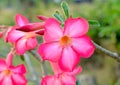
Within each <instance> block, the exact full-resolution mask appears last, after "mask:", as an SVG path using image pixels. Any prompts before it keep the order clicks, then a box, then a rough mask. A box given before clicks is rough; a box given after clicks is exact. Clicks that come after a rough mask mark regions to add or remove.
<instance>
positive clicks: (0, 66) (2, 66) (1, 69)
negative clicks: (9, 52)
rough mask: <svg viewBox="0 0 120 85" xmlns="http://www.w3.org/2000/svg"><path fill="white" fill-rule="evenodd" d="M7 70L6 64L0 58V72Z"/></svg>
mask: <svg viewBox="0 0 120 85" xmlns="http://www.w3.org/2000/svg"><path fill="white" fill-rule="evenodd" d="M6 68H7V65H6V62H5V60H4V59H1V58H0V72H1V71H3V70H5V69H6Z"/></svg>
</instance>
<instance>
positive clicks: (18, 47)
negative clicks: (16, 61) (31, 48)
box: [15, 38, 27, 55]
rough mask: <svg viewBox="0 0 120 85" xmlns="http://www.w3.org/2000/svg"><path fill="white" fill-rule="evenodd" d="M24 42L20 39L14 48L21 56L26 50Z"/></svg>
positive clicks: (24, 40)
mask: <svg viewBox="0 0 120 85" xmlns="http://www.w3.org/2000/svg"><path fill="white" fill-rule="evenodd" d="M26 41H27V40H26V39H24V38H21V39H19V40H18V41H17V42H16V45H15V47H16V52H17V54H19V55H23V54H24V53H25V52H26V50H27V47H26Z"/></svg>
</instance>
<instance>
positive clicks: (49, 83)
mask: <svg viewBox="0 0 120 85" xmlns="http://www.w3.org/2000/svg"><path fill="white" fill-rule="evenodd" d="M40 85H63V84H62V83H61V81H60V80H58V79H57V78H56V77H55V76H45V77H44V78H43V79H42V81H41V84H40Z"/></svg>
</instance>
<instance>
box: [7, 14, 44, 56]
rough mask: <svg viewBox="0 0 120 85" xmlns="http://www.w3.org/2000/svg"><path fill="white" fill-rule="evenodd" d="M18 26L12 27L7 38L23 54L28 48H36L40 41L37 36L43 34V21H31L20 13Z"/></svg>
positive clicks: (17, 19) (17, 18)
mask: <svg viewBox="0 0 120 85" xmlns="http://www.w3.org/2000/svg"><path fill="white" fill-rule="evenodd" d="M16 23H17V26H13V27H11V28H10V29H9V30H8V32H7V34H6V38H5V40H6V41H7V42H11V43H13V44H14V45H15V48H16V52H17V54H19V55H23V54H24V53H25V52H26V51H27V50H31V49H34V48H35V47H36V46H37V44H38V42H37V39H36V36H38V35H42V34H43V31H44V29H43V25H44V24H43V23H29V22H28V20H27V19H26V18H25V17H24V16H22V15H20V14H17V15H16Z"/></svg>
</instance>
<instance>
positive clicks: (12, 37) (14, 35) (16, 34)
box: [7, 30, 25, 43]
mask: <svg viewBox="0 0 120 85" xmlns="http://www.w3.org/2000/svg"><path fill="white" fill-rule="evenodd" d="M24 35H25V33H24V32H22V31H18V30H12V31H11V32H9V33H8V35H7V36H8V42H12V43H15V42H16V41H17V40H18V39H20V38H21V37H23V36H24Z"/></svg>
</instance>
